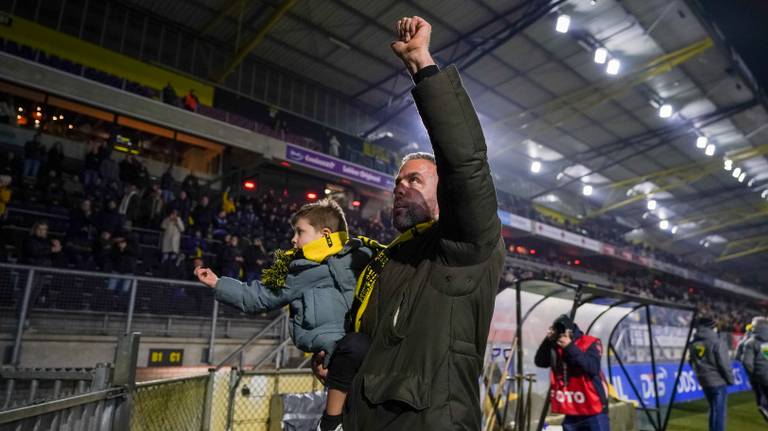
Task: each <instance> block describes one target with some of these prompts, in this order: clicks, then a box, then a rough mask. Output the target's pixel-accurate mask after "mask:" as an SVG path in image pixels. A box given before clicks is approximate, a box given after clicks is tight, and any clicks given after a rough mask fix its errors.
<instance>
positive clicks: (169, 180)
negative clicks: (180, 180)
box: [160, 165, 174, 205]
mask: <svg viewBox="0 0 768 431" xmlns="http://www.w3.org/2000/svg"><path fill="white" fill-rule="evenodd" d="M173 181H174V180H173V165H168V169H166V170H165V172H163V176H162V177H160V190H161V191H162V195H163V202H164V203H165V204H166V205H167V204H169V203H171V201H172V200H173Z"/></svg>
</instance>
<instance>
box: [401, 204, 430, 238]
mask: <svg viewBox="0 0 768 431" xmlns="http://www.w3.org/2000/svg"><path fill="white" fill-rule="evenodd" d="M431 219H432V216H431V215H430V212H429V209H428V208H426V207H424V206H421V205H418V204H413V203H410V204H406V205H404V206H400V207H395V208H393V209H392V225H393V226H394V227H395V229H397V230H398V231H399V232H405V231H407V230H408V229H410V228H412V227H414V226H416V225H417V224H420V223H425V222H428V221H430V220H431Z"/></svg>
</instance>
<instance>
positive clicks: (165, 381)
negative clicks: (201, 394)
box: [136, 373, 208, 388]
mask: <svg viewBox="0 0 768 431" xmlns="http://www.w3.org/2000/svg"><path fill="white" fill-rule="evenodd" d="M207 378H208V374H207V373H206V374H199V375H196V376H183V377H171V378H168V379H157V380H147V381H145V382H138V383H136V388H145V387H147V386H157V385H164V384H169V383H178V382H183V381H187V380H197V379H207Z"/></svg>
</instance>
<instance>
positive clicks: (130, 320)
mask: <svg viewBox="0 0 768 431" xmlns="http://www.w3.org/2000/svg"><path fill="white" fill-rule="evenodd" d="M123 280H124V279H123ZM138 287H139V281H138V280H137V279H135V278H134V279H133V281H132V282H131V296H130V299H129V300H128V315H127V316H126V318H125V333H126V334H130V333H131V326H132V325H133V310H134V308H135V307H136V289H137V288H138Z"/></svg>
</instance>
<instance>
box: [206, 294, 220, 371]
mask: <svg viewBox="0 0 768 431" xmlns="http://www.w3.org/2000/svg"><path fill="white" fill-rule="evenodd" d="M218 320H219V301H217V300H216V299H214V300H213V313H211V336H210V337H208V358H206V359H207V362H208V363H209V364H213V350H214V349H215V347H216V322H217V321H218Z"/></svg>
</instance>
